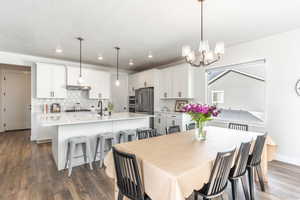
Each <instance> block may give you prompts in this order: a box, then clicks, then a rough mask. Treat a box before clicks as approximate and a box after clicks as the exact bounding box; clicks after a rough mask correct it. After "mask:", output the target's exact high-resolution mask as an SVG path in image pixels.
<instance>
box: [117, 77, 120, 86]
mask: <svg viewBox="0 0 300 200" xmlns="http://www.w3.org/2000/svg"><path fill="white" fill-rule="evenodd" d="M116 86H117V87H118V86H120V81H119V79H117V80H116Z"/></svg>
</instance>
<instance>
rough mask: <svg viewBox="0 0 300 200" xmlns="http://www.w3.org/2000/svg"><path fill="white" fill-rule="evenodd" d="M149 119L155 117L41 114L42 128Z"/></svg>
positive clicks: (83, 113) (131, 114)
mask: <svg viewBox="0 0 300 200" xmlns="http://www.w3.org/2000/svg"><path fill="white" fill-rule="evenodd" d="M148 117H153V115H148V114H140V113H129V112H120V113H113V114H112V115H111V116H100V115H98V114H97V113H94V112H75V113H65V112H63V113H58V114H40V116H39V120H40V123H41V125H42V126H61V125H72V124H83V123H97V122H108V121H121V120H131V119H142V118H148Z"/></svg>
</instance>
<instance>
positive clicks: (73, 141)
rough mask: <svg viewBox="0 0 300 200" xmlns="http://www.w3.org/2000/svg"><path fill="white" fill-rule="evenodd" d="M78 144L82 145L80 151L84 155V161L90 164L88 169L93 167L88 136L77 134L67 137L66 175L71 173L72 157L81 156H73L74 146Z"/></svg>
mask: <svg viewBox="0 0 300 200" xmlns="http://www.w3.org/2000/svg"><path fill="white" fill-rule="evenodd" d="M78 145H82V153H83V157H84V162H85V163H87V158H88V160H89V161H88V163H89V165H90V169H91V170H92V169H93V166H92V156H91V145H90V141H89V138H88V137H86V136H78V137H72V138H70V139H68V147H67V159H66V165H65V168H67V167H68V176H71V174H72V168H73V159H74V158H78V157H82V156H75V152H76V147H77V146H78Z"/></svg>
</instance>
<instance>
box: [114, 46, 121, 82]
mask: <svg viewBox="0 0 300 200" xmlns="http://www.w3.org/2000/svg"><path fill="white" fill-rule="evenodd" d="M115 49H116V51H117V80H116V86H117V87H119V86H120V80H119V51H120V47H115Z"/></svg>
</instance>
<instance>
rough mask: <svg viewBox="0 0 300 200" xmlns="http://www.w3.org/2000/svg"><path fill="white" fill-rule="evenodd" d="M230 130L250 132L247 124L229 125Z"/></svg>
mask: <svg viewBox="0 0 300 200" xmlns="http://www.w3.org/2000/svg"><path fill="white" fill-rule="evenodd" d="M228 128H229V129H234V130H239V131H248V125H247V124H238V123H229V124H228Z"/></svg>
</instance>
